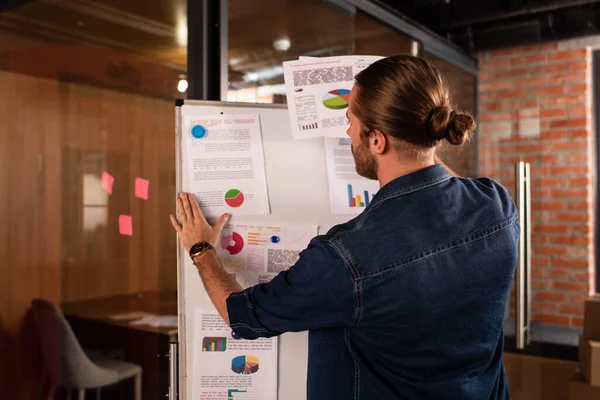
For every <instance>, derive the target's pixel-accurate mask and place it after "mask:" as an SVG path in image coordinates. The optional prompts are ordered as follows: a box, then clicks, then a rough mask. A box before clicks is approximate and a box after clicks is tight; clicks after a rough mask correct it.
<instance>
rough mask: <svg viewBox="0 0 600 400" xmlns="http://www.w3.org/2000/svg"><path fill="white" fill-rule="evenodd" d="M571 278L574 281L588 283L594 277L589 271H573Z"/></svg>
mask: <svg viewBox="0 0 600 400" xmlns="http://www.w3.org/2000/svg"><path fill="white" fill-rule="evenodd" d="M571 278H572V279H573V280H574V281H581V282H588V284H589V283H590V280H591V279H592V278H594V275H593V274H591V273H589V272H573V273H572V274H571Z"/></svg>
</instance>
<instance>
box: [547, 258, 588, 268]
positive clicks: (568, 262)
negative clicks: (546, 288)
mask: <svg viewBox="0 0 600 400" xmlns="http://www.w3.org/2000/svg"><path fill="white" fill-rule="evenodd" d="M552 264H553V265H554V266H555V267H565V268H588V267H589V261H588V260H574V259H570V258H555V259H554V260H553V262H552Z"/></svg>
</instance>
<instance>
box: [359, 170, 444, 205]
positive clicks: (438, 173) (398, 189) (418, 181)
mask: <svg viewBox="0 0 600 400" xmlns="http://www.w3.org/2000/svg"><path fill="white" fill-rule="evenodd" d="M450 178H452V176H451V175H450V173H449V172H448V170H447V169H446V168H444V166H443V165H441V164H436V165H433V166H431V167H427V168H424V169H421V170H418V171H416V172H413V173H411V174H408V175H403V176H401V177H399V178H396V179H394V180H393V181H391V182H389V183H387V184H386V185H385V186H384V187H382V188H381V189H379V191H378V192H377V194H376V195H375V197H374V198H373V201H371V202H370V204H369V206H368V207H367V208H373V207H374V206H375V205H376V204H378V203H381V202H383V201H385V200H387V199H390V198H392V197H396V196H402V195H404V194H408V193H412V192H416V191H418V190H421V189H425V188H427V187H429V186H433V185H437V184H438V183H440V182H443V181H446V180H448V179H450Z"/></svg>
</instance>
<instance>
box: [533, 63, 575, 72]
mask: <svg viewBox="0 0 600 400" xmlns="http://www.w3.org/2000/svg"><path fill="white" fill-rule="evenodd" d="M568 70H569V65H568V64H566V63H559V64H542V65H536V66H534V67H531V73H532V74H545V75H547V74H550V73H553V72H562V71H568Z"/></svg>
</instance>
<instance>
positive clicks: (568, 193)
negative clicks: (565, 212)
mask: <svg viewBox="0 0 600 400" xmlns="http://www.w3.org/2000/svg"><path fill="white" fill-rule="evenodd" d="M551 194H552V197H572V198H582V197H583V198H585V196H587V190H586V189H555V190H552V191H551Z"/></svg>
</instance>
